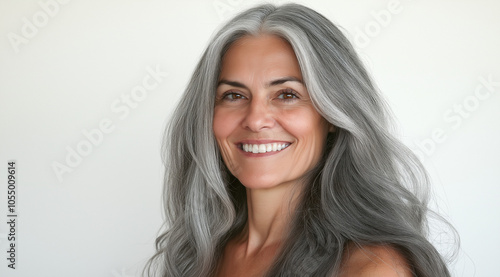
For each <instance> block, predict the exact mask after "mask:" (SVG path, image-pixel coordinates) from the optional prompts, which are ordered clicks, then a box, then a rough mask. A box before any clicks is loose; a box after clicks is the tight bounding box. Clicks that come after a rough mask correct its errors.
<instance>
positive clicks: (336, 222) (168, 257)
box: [145, 4, 450, 276]
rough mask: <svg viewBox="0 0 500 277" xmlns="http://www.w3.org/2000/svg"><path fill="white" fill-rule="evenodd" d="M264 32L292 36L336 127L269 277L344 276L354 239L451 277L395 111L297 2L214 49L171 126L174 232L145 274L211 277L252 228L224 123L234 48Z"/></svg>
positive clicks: (347, 47) (223, 38) (250, 14)
mask: <svg viewBox="0 0 500 277" xmlns="http://www.w3.org/2000/svg"><path fill="white" fill-rule="evenodd" d="M259 34H272V35H276V36H279V37H281V38H283V39H285V40H286V41H288V43H290V45H291V46H292V47H293V50H294V51H295V54H296V56H297V59H298V62H299V65H300V68H301V71H302V76H303V80H304V82H305V85H306V87H307V89H308V92H309V94H310V96H311V99H312V102H313V105H314V106H315V108H316V109H317V111H318V112H319V113H320V114H321V115H322V116H323V117H324V118H325V119H326V120H327V121H328V122H330V123H331V124H333V125H334V126H335V127H336V129H335V132H333V133H331V134H330V135H329V137H328V141H327V147H326V150H325V153H324V154H323V158H322V160H321V161H320V162H319V164H318V165H317V166H316V167H315V168H314V169H313V170H312V172H310V174H309V175H308V179H307V180H308V182H307V185H306V187H305V189H304V191H303V192H302V196H301V202H300V204H299V205H298V208H297V210H296V211H293V212H294V219H293V222H292V223H291V224H292V226H291V228H290V231H289V232H288V233H287V234H284V238H285V242H284V243H283V244H282V245H285V247H283V249H282V250H281V252H280V253H279V254H278V255H277V257H276V258H275V260H274V262H273V264H272V266H271V268H270V269H269V271H268V272H267V275H268V276H335V274H338V273H339V270H340V264H341V261H342V257H343V254H344V250H345V249H346V247H347V245H348V244H349V245H350V244H355V245H358V246H367V245H389V246H391V247H393V248H395V249H397V250H398V251H399V252H400V253H401V254H402V255H404V256H405V258H406V259H407V260H408V262H409V264H410V266H411V270H412V271H413V272H414V275H415V276H449V275H450V274H449V272H448V269H447V267H446V264H445V262H444V261H443V259H442V257H441V256H440V254H439V253H438V251H437V250H436V249H435V248H434V247H433V246H432V244H431V243H429V241H428V240H427V239H426V235H427V234H426V231H427V220H426V215H427V213H428V208H427V198H428V195H427V191H428V177H427V175H426V172H425V170H424V169H423V167H422V165H421V163H420V162H419V161H418V160H417V158H416V157H415V155H414V154H413V153H412V152H411V151H409V150H408V149H407V148H406V147H405V146H403V145H402V144H401V143H400V142H399V141H398V140H396V139H395V138H394V137H393V136H392V135H391V134H390V132H389V128H388V127H389V122H388V121H389V118H390V117H389V116H388V115H389V113H388V109H387V107H386V105H385V103H384V102H383V100H382V99H381V97H380V95H379V94H378V92H377V90H376V89H375V87H374V85H373V84H372V81H371V80H370V77H369V76H368V74H367V72H366V71H365V69H364V67H363V65H362V63H361V62H360V60H359V59H358V57H357V55H356V53H355V52H354V50H353V47H352V46H351V44H350V43H349V41H348V40H347V39H346V37H345V36H344V35H343V34H342V32H341V31H340V30H339V29H338V28H337V27H336V26H335V25H334V24H333V23H331V22H330V21H329V20H328V19H327V18H325V17H323V16H322V15H320V14H319V13H317V12H315V11H313V10H311V9H309V8H307V7H304V6H301V5H297V4H287V5H283V6H278V7H276V6H273V5H262V6H258V7H255V8H252V9H249V10H247V11H245V12H243V13H241V14H239V15H237V16H236V17H235V18H234V19H232V20H231V21H229V22H228V23H227V24H225V25H224V26H223V27H222V28H221V30H220V31H219V32H218V33H217V34H216V35H215V36H214V38H213V39H212V41H211V42H210V44H209V46H208V47H207V49H206V50H205V52H204V54H203V57H202V58H201V60H200V62H199V63H198V65H197V66H196V69H195V71H194V73H193V76H192V78H191V81H190V82H189V84H188V86H187V88H186V91H185V93H184V95H183V97H182V98H181V100H180V103H179V105H178V106H177V108H176V110H175V112H174V114H173V118H172V119H171V121H170V124H169V125H168V128H167V130H166V134H165V143H164V149H163V153H164V154H165V158H164V159H165V161H164V162H165V165H166V172H165V187H164V194H163V202H164V208H165V217H166V226H165V227H166V231H164V232H163V233H162V234H161V235H160V236H159V237H158V238H157V240H156V247H157V253H156V254H155V256H154V257H152V258H151V260H150V261H149V263H148V265H147V267H146V270H145V273H147V275H148V276H151V275H156V274H159V275H161V276H211V275H213V274H214V272H215V270H216V267H217V262H218V261H219V259H220V257H221V254H222V251H223V250H224V247H225V245H226V243H227V242H228V240H229V239H231V238H232V237H233V236H234V235H235V234H237V233H239V232H240V231H241V230H242V228H243V227H244V225H245V223H246V217H247V207H246V196H245V188H244V187H243V185H242V184H241V183H240V182H239V181H238V180H237V179H236V178H235V177H234V176H232V175H231V174H230V172H229V171H228V170H227V168H226V166H225V165H224V163H223V161H222V159H221V155H220V152H219V149H218V147H217V144H216V141H215V138H214V135H213V131H212V120H213V111H214V99H215V89H216V85H217V81H218V77H219V72H220V69H221V60H222V57H223V55H224V53H225V52H226V51H227V49H228V48H229V47H230V46H231V44H232V43H233V42H235V41H237V40H238V39H240V38H242V37H243V36H247V35H259Z"/></svg>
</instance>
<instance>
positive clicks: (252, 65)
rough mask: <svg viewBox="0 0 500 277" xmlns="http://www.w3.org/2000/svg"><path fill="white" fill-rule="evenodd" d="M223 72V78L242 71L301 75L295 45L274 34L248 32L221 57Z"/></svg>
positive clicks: (299, 76) (298, 76)
mask: <svg viewBox="0 0 500 277" xmlns="http://www.w3.org/2000/svg"><path fill="white" fill-rule="evenodd" d="M220 73H221V74H220V75H221V77H222V76H225V77H227V76H226V75H236V74H243V73H259V74H261V75H262V74H264V75H265V74H268V73H271V74H277V75H289V76H295V77H297V78H301V77H302V75H301V73H300V67H299V64H298V61H297V58H296V56H295V52H294V51H293V48H292V46H291V45H290V44H289V43H288V42H287V41H286V40H284V39H282V38H280V37H278V36H274V35H258V36H250V35H248V36H244V37H242V38H240V39H239V40H237V41H235V42H234V43H233V44H232V45H231V46H230V47H229V49H228V50H227V52H226V53H225V55H224V57H223V59H222V68H221V72H220Z"/></svg>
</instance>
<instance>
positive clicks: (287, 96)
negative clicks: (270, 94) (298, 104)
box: [277, 89, 299, 100]
mask: <svg viewBox="0 0 500 277" xmlns="http://www.w3.org/2000/svg"><path fill="white" fill-rule="evenodd" d="M277 98H278V99H282V100H293V99H296V98H299V97H298V96H297V94H296V93H295V92H294V91H293V90H291V89H286V90H283V91H281V93H280V94H279V95H278V97H277Z"/></svg>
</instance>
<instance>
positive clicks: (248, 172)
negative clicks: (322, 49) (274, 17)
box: [213, 35, 329, 189]
mask: <svg viewBox="0 0 500 277" xmlns="http://www.w3.org/2000/svg"><path fill="white" fill-rule="evenodd" d="M213 130H214V134H215V137H216V139H217V143H218V145H219V148H220V151H221V153H222V158H223V160H224V163H225V164H226V166H227V167H228V168H229V170H230V171H231V173H232V174H233V175H234V176H235V177H236V178H238V180H240V182H241V183H242V184H243V185H244V186H246V187H247V188H254V189H258V188H271V187H275V186H279V185H283V184H292V183H295V182H296V181H297V180H299V178H300V177H302V176H304V174H305V173H306V172H307V171H308V170H310V169H312V168H313V167H314V166H315V165H316V164H317V163H318V161H319V159H320V157H321V155H322V152H323V149H324V146H325V141H326V136H327V134H328V131H329V124H328V123H327V122H326V120H325V119H323V117H322V116H321V115H320V114H319V113H318V112H317V111H316V109H315V108H314V107H313V105H312V103H311V99H310V97H309V93H308V92H307V89H306V87H305V86H304V83H303V81H302V74H301V71H300V68H299V64H298V61H297V58H296V57H295V53H294V51H293V49H292V47H291V46H290V44H288V43H287V42H286V41H284V40H282V39H281V38H279V37H276V36H271V35H261V36H257V37H255V36H246V37H243V38H241V39H239V40H238V41H236V42H235V43H233V45H232V46H231V47H230V48H229V49H228V51H227V52H226V54H225V55H224V58H223V60H222V69H221V72H220V77H219V83H218V86H217V93H216V104H215V111H214V121H213Z"/></svg>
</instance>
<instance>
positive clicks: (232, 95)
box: [222, 92, 246, 101]
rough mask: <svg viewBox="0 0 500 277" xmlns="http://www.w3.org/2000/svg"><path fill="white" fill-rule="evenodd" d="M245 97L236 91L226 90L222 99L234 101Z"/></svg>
mask: <svg viewBox="0 0 500 277" xmlns="http://www.w3.org/2000/svg"><path fill="white" fill-rule="evenodd" d="M245 98H246V97H245V96H243V95H241V94H239V93H237V92H228V93H226V94H224V96H222V99H224V100H229V101H236V100H240V99H245Z"/></svg>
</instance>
